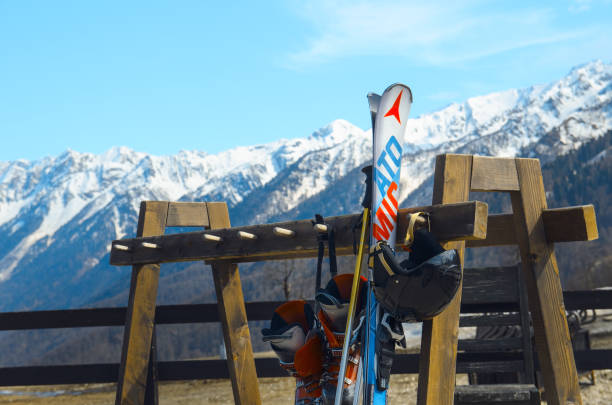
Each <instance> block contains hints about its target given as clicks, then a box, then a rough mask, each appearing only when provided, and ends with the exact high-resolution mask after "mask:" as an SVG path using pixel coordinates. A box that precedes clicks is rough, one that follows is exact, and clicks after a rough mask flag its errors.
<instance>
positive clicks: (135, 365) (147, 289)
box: [115, 201, 168, 405]
mask: <svg viewBox="0 0 612 405" xmlns="http://www.w3.org/2000/svg"><path fill="white" fill-rule="evenodd" d="M167 216H168V203H167V202H158V201H144V202H142V203H141V204H140V216H139V218H138V229H137V235H138V236H150V235H159V234H163V233H164V230H165V225H166V218H167ZM158 282H159V265H157V264H146V265H135V266H133V268H132V280H131V283H130V295H129V301H128V309H127V314H126V315H127V316H126V321H125V329H124V335H123V349H122V352H121V366H120V368H119V381H118V384H117V396H116V399H115V403H116V404H117V405H119V404H120V405H128V404H129V405H136V404H142V403H144V397H145V387H146V383H147V372H148V366H149V358H150V355H151V338H152V334H153V321H154V319H155V301H156V299H157V285H158Z"/></svg>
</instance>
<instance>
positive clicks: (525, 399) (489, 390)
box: [455, 384, 540, 405]
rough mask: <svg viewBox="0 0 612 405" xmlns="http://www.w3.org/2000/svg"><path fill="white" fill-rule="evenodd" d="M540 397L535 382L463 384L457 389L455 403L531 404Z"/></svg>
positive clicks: (466, 404) (460, 404) (459, 404)
mask: <svg viewBox="0 0 612 405" xmlns="http://www.w3.org/2000/svg"><path fill="white" fill-rule="evenodd" d="M538 398H539V393H538V388H537V387H536V386H535V385H533V384H493V385H491V384H485V385H461V386H458V387H457V390H456V391H455V405H475V404H490V405H495V404H499V405H531V404H533V403H534V401H537V402H538V403H539V402H540V401H539V399H538Z"/></svg>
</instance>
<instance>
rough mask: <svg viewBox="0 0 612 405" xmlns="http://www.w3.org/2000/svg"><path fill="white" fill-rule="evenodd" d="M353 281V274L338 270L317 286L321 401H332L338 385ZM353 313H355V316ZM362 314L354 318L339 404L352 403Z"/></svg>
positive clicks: (359, 348) (359, 359)
mask: <svg viewBox="0 0 612 405" xmlns="http://www.w3.org/2000/svg"><path fill="white" fill-rule="evenodd" d="M361 279H362V280H361V286H360V290H361V292H360V301H362V300H361V297H362V296H363V294H364V293H365V289H364V288H363V287H364V286H365V282H366V279H365V278H363V277H362V278H361ZM352 284H353V275H352V274H340V275H338V276H335V277H334V278H333V279H331V280H330V281H329V283H328V284H327V286H326V287H325V288H324V289H322V290H319V291H318V292H317V295H316V300H317V302H318V303H319V305H320V306H321V310H320V311H319V313H318V314H317V318H318V320H319V323H320V324H321V329H322V330H323V338H324V352H325V353H324V360H323V375H322V377H321V388H322V393H323V404H326V405H327V404H333V403H334V399H335V396H336V387H337V385H338V373H339V372H340V360H341V358H342V345H343V344H344V339H345V334H344V332H345V328H346V318H347V316H348V309H349V301H350V299H351V286H352ZM356 308H357V309H356V314H357V315H358V314H360V313H361V309H362V305H361V304H360V303H359V302H358V303H357V307H356ZM357 315H356V316H357ZM362 320H363V319H362V318H358V319H356V320H355V324H357V327H356V328H355V329H354V330H353V333H352V336H351V342H350V346H349V353H348V362H347V365H346V375H345V377H344V386H343V393H342V404H343V405H351V404H352V403H353V398H354V396H355V387H356V386H357V384H356V380H357V375H358V372H359V362H360V361H361V347H360V343H359V338H358V334H359V329H360V328H361V324H362Z"/></svg>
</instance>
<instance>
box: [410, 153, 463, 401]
mask: <svg viewBox="0 0 612 405" xmlns="http://www.w3.org/2000/svg"><path fill="white" fill-rule="evenodd" d="M471 170H472V157H471V156H467V155H451V154H447V155H440V156H438V157H437V158H436V169H435V173H434V190H433V198H432V203H433V204H452V203H457V202H462V201H466V200H467V199H468V196H469V191H470V190H469V182H470V178H471ZM464 246H465V242H451V243H447V244H445V245H444V248H445V249H457V250H458V251H459V255H460V258H461V263H462V264H463V253H464ZM460 307H461V287H459V291H458V292H457V295H456V296H455V298H454V299H453V300H452V301H451V303H450V304H449V305H448V307H447V308H446V309H445V310H444V312H442V313H441V314H440V315H438V316H436V317H435V318H434V319H432V320H427V321H424V322H423V333H422V335H421V359H420V362H419V385H418V392H417V404H419V405H426V404H436V405H452V403H453V392H454V388H455V362H456V359H457V335H458V329H459V310H460Z"/></svg>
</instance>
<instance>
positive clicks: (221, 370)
mask: <svg viewBox="0 0 612 405" xmlns="http://www.w3.org/2000/svg"><path fill="white" fill-rule="evenodd" d="M563 297H564V300H565V307H566V309H567V310H580V309H612V290H592V291H565V292H564V293H563ZM280 304H281V302H277V301H263V302H250V303H246V312H247V317H248V319H249V321H262V320H269V319H270V314H271V313H272V312H273V311H274V309H275V308H276V307H277V306H278V305H280ZM516 310H518V305H517V304H514V303H504V302H501V303H486V304H463V305H462V306H461V312H462V313H483V312H499V311H504V312H506V311H516ZM125 311H126V308H94V309H70V310H57V311H33V312H7V313H0V330H3V331H9V330H26V329H29V330H32V329H54V328H78V327H92V326H123V325H124V323H125V319H126V313H125ZM211 322H219V315H218V312H217V304H216V303H215V304H190V305H162V306H158V307H157V309H156V313H155V323H156V324H158V325H168V324H191V323H211ZM574 355H575V357H576V365H577V367H578V368H579V369H583V370H600V369H612V349H610V350H607V349H606V350H602V349H598V350H584V351H576V352H574ZM521 359H522V357H521V354H520V353H503V352H499V353H459V354H458V360H459V362H458V363H459V364H458V366H457V372H458V373H461V372H462V371H463V370H462V369H461V363H463V362H473V361H479V360H482V361H492V362H493V361H498V362H511V361H520V360H521ZM418 360H419V355H418V354H401V355H397V357H396V360H395V362H394V364H393V372H394V373H417V372H418ZM255 365H256V368H257V375H258V376H259V377H280V376H286V375H287V374H286V371H285V370H283V369H282V368H280V367H279V365H278V360H277V359H276V358H258V359H255ZM118 370H119V364H81V365H53V366H29V367H5V368H0V386H16V385H53V384H84V383H111V382H117V378H118ZM157 371H158V379H159V380H160V381H169V380H193V379H210V378H229V372H228V369H227V362H226V361H225V360H181V361H162V362H158V363H157ZM500 371H503V370H500Z"/></svg>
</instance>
